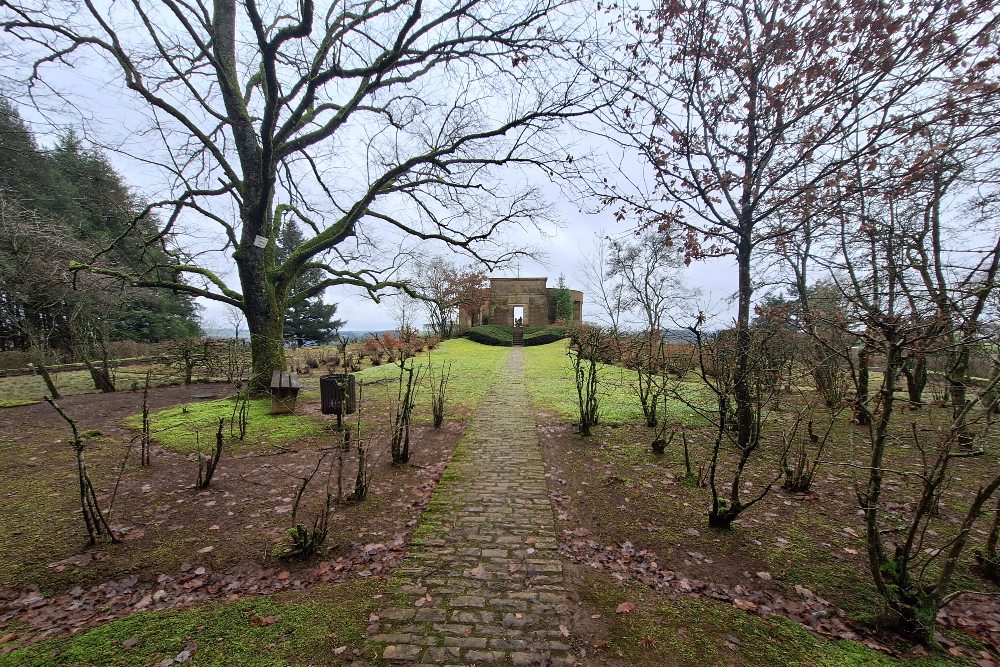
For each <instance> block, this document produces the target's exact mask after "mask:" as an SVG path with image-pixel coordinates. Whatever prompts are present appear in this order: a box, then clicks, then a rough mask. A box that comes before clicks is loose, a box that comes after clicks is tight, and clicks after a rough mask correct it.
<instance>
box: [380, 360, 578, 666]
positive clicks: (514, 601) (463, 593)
mask: <svg viewBox="0 0 1000 667" xmlns="http://www.w3.org/2000/svg"><path fill="white" fill-rule="evenodd" d="M386 598H387V599H388V600H389V603H388V605H387V606H386V607H385V608H383V609H382V610H381V611H380V612H378V616H379V618H380V628H379V634H378V635H375V636H373V637H371V638H370V640H369V648H370V650H371V651H372V652H377V654H378V655H380V656H381V657H382V658H383V659H384V661H386V662H389V663H414V664H433V665H442V664H444V665H461V666H465V665H511V664H512V665H553V666H555V665H572V664H573V663H574V660H573V658H572V656H571V654H570V652H569V648H570V647H569V646H568V645H567V644H565V643H564V640H565V636H564V632H565V625H564V624H565V623H566V614H567V600H566V593H565V589H564V588H563V577H562V565H561V563H560V560H559V554H558V552H557V549H556V538H555V527H554V523H553V516H552V506H551V504H550V502H549V498H548V495H547V492H546V485H545V473H544V468H543V465H542V453H541V449H540V447H539V445H538V437H537V435H536V432H535V424H534V420H533V418H532V415H531V410H530V408H529V398H528V396H527V391H526V388H525V384H524V351H523V349H522V348H520V347H513V348H511V353H510V356H509V357H508V359H507V364H506V366H505V368H504V369H503V371H502V373H501V375H500V377H499V378H498V380H497V381H496V382H495V383H494V385H493V387H492V388H491V389H490V391H489V393H488V394H487V396H486V400H485V401H484V402H483V405H482V407H481V408H480V409H479V412H478V413H477V414H476V415H475V417H474V418H473V419H472V423H471V424H470V426H469V429H468V431H467V432H466V435H465V437H464V438H463V440H462V442H461V443H460V444H459V446H458V447H457V448H456V451H455V455H454V456H453V458H452V460H451V462H450V463H449V464H448V468H447V470H446V471H445V474H444V477H443V479H442V481H441V483H440V484H439V485H438V487H437V489H435V491H434V495H433V497H432V498H431V502H430V505H429V506H428V508H427V510H426V511H425V513H424V515H423V517H422V518H421V522H420V525H419V527H418V528H417V530H416V532H415V534H414V538H413V541H412V543H411V546H410V548H409V551H408V553H407V555H406V557H405V559H404V561H403V564H402V565H401V566H400V568H399V570H397V572H396V576H395V579H394V581H393V583H392V585H391V587H390V591H389V592H388V593H387V595H386ZM369 655H371V653H369Z"/></svg>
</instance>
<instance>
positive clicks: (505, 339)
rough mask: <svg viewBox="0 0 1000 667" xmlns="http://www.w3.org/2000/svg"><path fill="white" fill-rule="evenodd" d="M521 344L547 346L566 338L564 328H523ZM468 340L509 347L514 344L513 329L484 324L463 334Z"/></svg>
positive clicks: (550, 326)
mask: <svg viewBox="0 0 1000 667" xmlns="http://www.w3.org/2000/svg"><path fill="white" fill-rule="evenodd" d="M523 333H524V336H523V344H524V346H525V347H528V346H533V345H547V344H548V343H554V342H555V341H557V340H561V339H563V338H565V337H566V327H560V326H554V325H547V326H532V327H524V330H523ZM463 335H464V336H465V337H466V338H468V339H469V340H472V341H475V342H477V343H481V344H483V345H499V346H501V347H510V346H511V345H512V344H513V342H514V328H513V327H505V326H500V325H497V324H484V325H482V326H478V327H472V328H471V329H468V330H466V331H465V333H464V334H463Z"/></svg>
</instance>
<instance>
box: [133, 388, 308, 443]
mask: <svg viewBox="0 0 1000 667" xmlns="http://www.w3.org/2000/svg"><path fill="white" fill-rule="evenodd" d="M233 406H234V399H233V398H222V399H218V400H215V401H203V402H199V403H187V404H184V405H178V406H175V407H172V408H167V409H166V410H160V411H159V412H154V413H153V414H152V415H150V428H151V430H152V433H153V439H154V440H155V441H156V442H158V443H159V444H161V445H163V446H164V447H166V448H167V449H169V450H171V451H174V452H178V453H182V454H189V453H192V452H196V451H198V447H199V445H198V443H199V442H200V443H201V444H200V446H201V451H203V452H208V451H210V450H211V448H213V447H214V446H215V433H216V429H217V428H218V425H219V419H225V420H226V424H225V427H224V429H223V434H224V435H225V437H226V439H227V441H228V442H231V443H232V444H234V445H236V446H238V447H260V448H267V447H280V446H282V445H285V444H289V443H293V442H296V441H298V440H301V439H302V438H309V437H313V436H317V435H319V434H320V433H322V432H323V428H324V426H325V424H324V422H323V420H321V419H319V418H318V417H315V416H312V415H304V414H293V415H271V414H270V411H271V399H269V398H264V399H255V400H252V401H250V409H249V414H248V418H247V422H248V427H247V433H246V438H245V439H244V440H243V441H242V442H240V441H239V440H237V439H235V438H230V436H229V433H230V428H229V424H230V419H231V418H232V416H233ZM125 423H126V424H127V425H128V426H130V427H132V428H135V429H138V428H140V427H141V425H142V416H141V415H138V414H135V415H132V416H130V417H128V418H127V419H126V420H125ZM196 434H197V437H196Z"/></svg>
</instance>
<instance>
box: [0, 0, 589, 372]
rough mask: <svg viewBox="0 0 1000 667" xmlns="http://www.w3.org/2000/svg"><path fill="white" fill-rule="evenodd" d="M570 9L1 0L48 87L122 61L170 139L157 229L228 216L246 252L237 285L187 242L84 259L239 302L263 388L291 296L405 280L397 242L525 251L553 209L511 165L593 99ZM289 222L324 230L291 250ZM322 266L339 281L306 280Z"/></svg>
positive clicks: (164, 236)
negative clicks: (116, 260) (576, 51)
mask: <svg viewBox="0 0 1000 667" xmlns="http://www.w3.org/2000/svg"><path fill="white" fill-rule="evenodd" d="M572 9H573V5H572V3H571V2H570V0H530V1H528V2H524V3H518V4H514V5H509V6H505V7H504V8H503V9H502V10H498V8H497V7H496V6H495V5H494V4H493V3H490V2H486V1H485V0H471V1H470V2H465V3H449V2H433V3H428V2H423V1H418V2H412V3H410V2H376V3H369V2H348V3H347V4H344V3H334V4H330V5H328V6H326V7H322V6H317V5H316V3H315V2H313V0H301V1H296V2H277V3H262V2H258V1H257V0H246V1H245V2H237V1H236V0H218V1H217V2H214V3H211V4H207V3H204V2H201V1H200V0H195V2H190V3H186V2H176V1H174V0H160V1H158V2H130V3H124V4H118V5H115V6H114V7H113V8H112V10H111V11H110V12H106V11H105V8H103V7H98V6H97V5H96V4H95V3H92V2H85V3H84V4H82V5H81V4H80V3H79V2H76V1H75V0H62V1H57V2H49V1H48V0H37V1H36V0H25V1H15V2H6V3H4V6H3V9H2V12H3V13H2V15H0V26H2V27H3V30H4V31H5V33H6V34H7V35H8V36H9V37H10V38H11V39H12V40H16V43H17V45H18V48H17V49H16V50H15V51H16V53H15V55H16V57H18V58H19V59H20V62H19V64H20V66H21V68H22V71H23V72H24V79H25V80H26V81H27V83H28V84H29V85H30V88H29V90H30V92H32V93H33V94H36V93H38V92H39V91H41V90H42V88H43V85H42V84H44V86H48V87H49V88H50V89H55V88H56V86H57V76H56V75H57V70H61V69H64V68H67V67H71V66H73V65H74V64H82V65H86V66H87V67H88V68H91V70H92V69H93V67H94V64H95V63H96V62H99V63H101V64H102V65H103V66H105V67H106V68H108V69H110V70H111V71H114V72H117V75H118V76H120V77H121V78H122V80H123V81H124V84H125V86H126V87H127V89H128V92H129V94H130V99H131V100H133V101H135V102H137V103H138V104H139V105H140V106H141V107H142V108H143V109H144V110H145V114H137V117H143V116H145V117H146V118H147V119H149V120H150V121H151V124H150V125H149V126H146V127H143V128H137V129H141V130H144V131H146V133H147V134H146V136H147V137H156V139H157V140H158V145H157V150H156V151H155V152H153V153H154V154H153V156H152V157H151V158H149V159H150V160H153V161H155V162H156V164H157V165H158V166H159V167H160V168H162V169H163V170H164V171H165V172H166V173H167V175H168V176H169V178H170V179H171V181H172V184H173V187H172V188H171V192H170V193H169V195H168V196H166V197H164V198H162V199H161V200H159V201H156V202H153V203H152V204H150V205H149V206H148V207H147V210H145V211H143V212H142V213H143V215H146V214H148V213H150V212H153V211H158V210H162V211H163V214H162V217H163V223H162V225H161V227H160V228H159V230H158V231H157V234H156V235H155V237H154V238H150V239H148V242H149V243H163V242H165V241H167V240H169V239H170V238H171V237H172V235H173V234H175V233H176V232H177V231H178V229H179V227H180V225H181V224H182V223H183V222H184V221H185V220H188V219H192V220H195V221H199V222H200V223H205V224H213V225H215V226H216V232H217V237H218V238H219V239H221V241H220V244H219V245H218V246H217V247H215V248H213V249H212V251H213V252H214V256H215V257H218V256H219V255H222V256H224V257H226V258H229V259H231V260H232V262H234V263H235V265H236V272H237V274H238V278H239V288H238V289H237V288H235V287H233V286H231V285H229V284H227V283H226V282H225V280H224V274H222V273H221V272H217V271H214V270H212V268H210V267H211V262H205V261H200V259H199V258H198V257H190V256H184V257H179V258H178V259H179V260H180V261H179V263H177V264H172V265H170V266H155V265H153V266H148V267H145V268H144V269H143V270H141V271H123V270H121V269H118V268H110V267H107V266H105V265H104V264H103V263H102V258H103V255H102V254H100V253H98V254H97V255H95V256H94V257H92V258H90V260H89V261H85V262H80V263H78V264H76V265H75V268H76V269H78V270H84V269H86V270H89V271H94V272H98V273H104V274H107V275H112V276H115V277H118V278H120V279H122V280H124V281H127V282H129V283H131V284H134V285H141V286H147V287H159V288H165V289H171V290H176V291H178V292H181V293H185V294H190V295H194V296H200V297H204V298H208V299H213V300H216V301H221V302H223V303H226V304H229V305H232V306H235V307H238V308H240V309H241V310H242V311H243V312H244V314H245V315H246V318H247V324H248V327H249V329H250V338H251V345H252V348H253V362H254V378H253V382H254V386H255V387H256V388H265V387H266V383H267V381H268V379H269V378H270V375H271V371H272V370H274V369H281V368H283V367H284V351H283V345H282V341H283V335H282V326H283V315H284V312H285V309H286V307H287V306H289V305H293V304H294V303H296V302H298V301H301V300H303V299H308V298H310V297H312V296H315V295H316V294H319V293H321V292H322V291H323V290H325V289H326V288H327V287H330V286H333V285H351V286H355V287H359V288H361V289H363V290H366V291H367V292H368V293H369V294H370V295H371V296H372V297H373V298H378V295H379V294H380V292H381V291H382V290H384V289H389V288H395V289H399V288H406V286H405V285H404V284H403V283H402V282H401V281H399V280H397V279H395V278H394V277H393V275H394V272H395V271H396V270H397V269H398V268H399V267H398V265H397V264H396V262H395V261H394V260H393V259H392V257H391V256H389V258H388V259H385V258H386V248H387V247H392V246H390V245H386V243H385V242H384V239H385V238H387V237H388V238H390V239H391V238H395V239H397V240H399V239H402V240H405V239H409V240H410V241H428V240H430V241H436V242H440V243H444V244H448V245H451V246H455V247H461V248H463V249H464V251H466V253H467V254H470V255H471V256H473V257H475V258H476V259H478V260H480V261H482V262H484V263H485V264H486V265H490V264H491V263H492V262H495V261H497V260H499V259H503V258H505V257H510V256H511V254H514V253H516V252H517V251H516V249H510V248H505V247H503V246H502V245H500V244H498V243H496V242H495V238H496V235H497V232H498V231H499V230H502V229H504V228H506V227H508V226H510V225H518V224H527V225H532V224H535V220H536V218H537V217H538V216H544V214H545V207H544V205H543V204H542V203H541V201H540V199H539V197H538V196H537V193H536V192H535V191H534V190H531V189H527V190H526V189H518V188H511V187H509V186H506V185H498V184H497V183H498V181H499V180H500V179H499V178H498V176H499V174H500V172H502V171H503V170H505V169H507V168H508V167H510V166H512V165H513V166H514V167H518V166H544V167H546V168H547V169H549V170H552V169H557V168H558V166H559V164H560V163H561V161H562V160H563V158H564V156H565V151H564V150H562V149H560V148H558V147H557V146H556V145H555V144H554V143H553V140H552V137H553V136H554V134H553V130H555V129H556V128H558V127H559V126H560V124H561V122H562V121H563V120H565V119H567V118H572V117H575V116H579V115H582V114H584V113H586V112H588V111H589V110H590V109H589V102H588V99H589V96H588V93H589V92H590V90H589V89H590V87H591V86H592V83H591V78H590V77H589V76H584V75H582V74H581V73H580V72H579V66H578V65H577V64H576V63H575V62H574V60H573V59H572V58H570V57H568V54H569V53H571V52H572V50H573V44H572V40H573V34H574V32H575V30H576V26H577V24H578V23H579V22H578V21H576V20H575V19H574V18H573V11H572ZM63 80H65V78H64V79H63ZM57 92H62V91H57ZM34 99H36V100H37V99H38V97H37V96H36V97H35V98H34ZM149 152H150V151H147V153H149ZM285 219H293V220H295V221H297V223H298V224H300V225H301V226H302V227H304V228H306V229H308V230H311V232H312V236H311V237H310V238H307V239H306V240H305V242H304V243H302V245H300V246H299V247H298V248H296V250H295V251H293V252H291V253H290V254H289V256H288V257H287V259H285V260H284V261H283V262H280V263H278V262H276V260H275V239H276V236H277V234H278V231H279V229H280V227H281V224H282V222H283V221H284V220H285ZM123 233H124V232H123ZM376 253H377V256H378V258H379V259H378V260H377V261H376V260H375V259H374V258H373V257H371V256H370V255H372V254H376ZM174 254H175V255H176V254H177V253H174ZM390 255H391V254H390ZM404 256H405V255H400V256H399V257H404ZM209 259H210V258H209ZM310 269H318V270H320V271H322V272H323V274H324V279H323V280H320V281H317V282H316V283H315V284H312V285H310V286H309V288H308V289H306V290H304V291H299V292H296V293H290V286H291V285H293V284H295V281H296V278H297V277H298V276H299V275H300V274H301V273H302V272H303V271H306V270H310ZM182 278H183V279H182Z"/></svg>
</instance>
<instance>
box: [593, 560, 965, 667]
mask: <svg viewBox="0 0 1000 667" xmlns="http://www.w3.org/2000/svg"><path fill="white" fill-rule="evenodd" d="M583 578H584V581H583V584H582V586H581V588H580V594H581V595H580V597H581V601H582V602H583V603H584V604H585V605H587V607H591V608H592V609H595V610H596V611H597V613H599V614H600V617H601V619H602V620H601V621H598V623H602V624H605V627H604V628H597V630H598V631H601V630H603V631H605V632H607V635H606V636H605V637H604V639H603V640H599V641H598V642H597V645H601V646H602V648H601V649H600V650H599V651H597V652H596V655H598V656H600V655H601V654H602V653H611V654H613V655H614V656H615V657H618V658H624V659H625V661H626V662H627V663H628V664H629V665H632V666H633V667H660V666H661V665H675V666H676V667H702V666H703V665H744V666H746V667H770V666H771V665H802V666H803V667H805V666H810V667H812V666H816V667H893V666H896V665H904V664H905V665H911V666H913V667H946V666H950V665H961V664H967V663H965V662H964V661H961V660H952V659H950V658H948V657H947V656H940V657H937V656H935V657H929V658H926V659H918V660H903V661H901V660H897V659H895V658H893V657H891V656H888V655H885V654H883V653H879V652H878V651H874V650H872V649H869V648H868V647H867V646H865V645H863V644H861V643H859V642H855V641H844V640H831V639H825V638H823V637H818V636H816V635H814V634H812V633H810V632H809V631H807V630H806V629H804V628H802V627H800V626H798V625H796V624H795V623H792V622H791V621H788V620H786V619H783V618H781V617H773V618H770V619H765V618H761V617H760V616H754V615H752V614H748V613H746V612H744V611H740V610H739V609H736V608H735V607H733V606H732V605H729V604H725V603H723V602H717V601H715V600H709V599H702V598H695V597H683V598H673V597H669V596H666V595H662V594H659V593H656V592H654V591H650V590H649V589H646V588H644V587H641V586H634V585H621V584H616V583H611V582H610V581H609V580H608V579H607V577H605V576H602V575H600V574H598V573H590V572H586V573H584V575H583ZM626 601H628V602H632V603H633V604H635V608H634V609H633V610H632V611H631V612H629V613H627V614H621V613H616V609H617V607H618V605H619V604H621V603H622V602H626ZM601 641H603V642H604V643H603V644H602V643H601Z"/></svg>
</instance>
